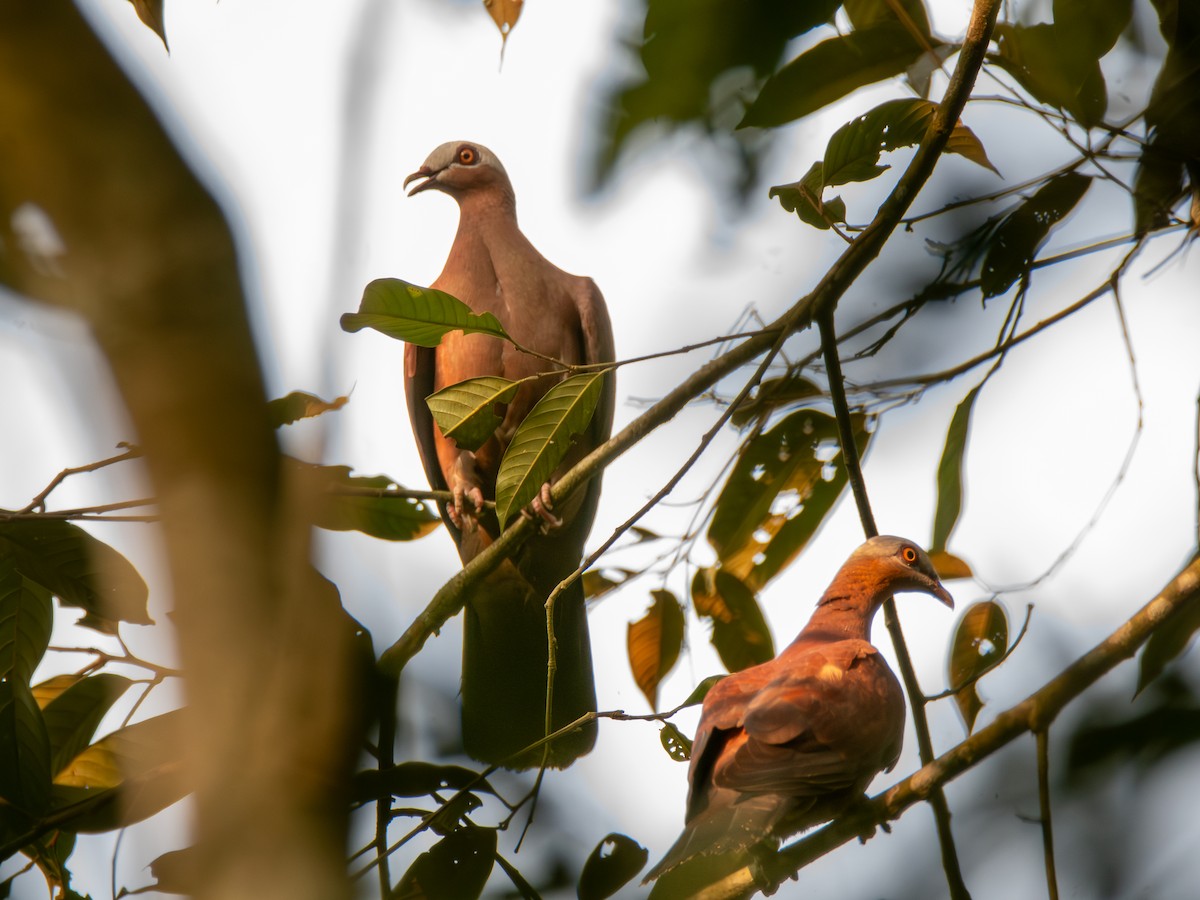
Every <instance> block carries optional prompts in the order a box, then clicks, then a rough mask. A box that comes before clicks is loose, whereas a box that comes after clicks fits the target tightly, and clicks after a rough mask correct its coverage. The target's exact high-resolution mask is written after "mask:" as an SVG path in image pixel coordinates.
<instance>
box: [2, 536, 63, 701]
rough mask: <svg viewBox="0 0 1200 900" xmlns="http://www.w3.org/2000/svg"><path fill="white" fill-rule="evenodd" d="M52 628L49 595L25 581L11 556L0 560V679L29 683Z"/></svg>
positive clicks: (52, 606) (41, 588)
mask: <svg viewBox="0 0 1200 900" xmlns="http://www.w3.org/2000/svg"><path fill="white" fill-rule="evenodd" d="M53 626H54V604H53V602H52V601H51V599H50V593H49V591H47V590H46V589H45V588H43V587H42V586H41V585H39V584H36V583H34V582H32V581H30V580H28V579H27V578H25V577H24V576H23V575H22V574H21V573H20V572H19V571H18V570H17V562H16V560H15V559H13V558H12V557H0V679H2V678H16V679H17V680H18V681H23V682H25V684H27V685H28V684H29V679H30V678H32V677H33V670H34V669H36V668H37V665H38V663H39V662H41V661H42V656H43V655H44V654H45V652H46V648H47V647H49V646H50V630H51V628H53Z"/></svg>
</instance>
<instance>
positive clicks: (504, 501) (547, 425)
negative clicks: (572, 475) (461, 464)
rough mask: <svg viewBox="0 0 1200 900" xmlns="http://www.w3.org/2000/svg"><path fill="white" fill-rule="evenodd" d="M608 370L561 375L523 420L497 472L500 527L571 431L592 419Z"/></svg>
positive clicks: (551, 464) (562, 452)
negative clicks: (557, 381) (562, 376)
mask: <svg viewBox="0 0 1200 900" xmlns="http://www.w3.org/2000/svg"><path fill="white" fill-rule="evenodd" d="M607 375H608V372H607V371H603V372H592V373H590V374H587V375H572V376H571V377H570V378H564V379H563V380H562V381H560V382H559V383H558V384H556V385H554V387H552V388H550V390H548V391H546V393H545V394H544V395H543V396H542V399H540V400H539V401H538V402H537V403H536V404H535V405H534V407H533V409H531V410H530V411H529V415H528V416H526V417H525V420H524V421H523V422H521V424H520V426H519V427H518V428H517V431H516V433H515V434H514V435H513V437H512V441H511V442H510V443H509V445H508V449H507V450H506V451H505V453H504V459H503V460H502V461H501V463H500V471H499V472H498V473H497V475H496V517H497V518H498V519H499V520H500V527H501V528H503V527H504V526H505V524H507V522H508V520H509V518H510V517H511V516H512V515H514V514H515V513H517V512H518V511H519V510H521V509H523V508H524V507H525V506H527V505H528V504H529V503H530V502H531V501H532V500H533V498H534V497H536V496H537V493H538V491H539V490H541V487H542V485H543V484H545V483H546V482H547V481H549V480H550V476H551V475H553V474H554V470H555V469H557V468H558V464H559V463H560V462H562V460H563V457H565V456H566V455H567V451H568V450H570V449H571V442H572V440H573V439H574V437H575V435H577V434H582V433H583V432H584V431H585V430H586V429H587V427H588V423H589V422H591V420H592V413H594V412H595V411H596V403H597V401H598V400H599V399H600V390H601V388H602V387H603V385H604V379H605V377H607Z"/></svg>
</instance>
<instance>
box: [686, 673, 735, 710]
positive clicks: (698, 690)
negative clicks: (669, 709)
mask: <svg viewBox="0 0 1200 900" xmlns="http://www.w3.org/2000/svg"><path fill="white" fill-rule="evenodd" d="M727 677H728V676H727V675H709V676H708V677H707V678H705V679H703V680H702V681H701V682H700V683H699V684H698V685H696V686H695V687H694V688H692V692H691V693H690V694H688V695H687V699H686V700H684V701H683V703H681V704H680V709H683V708H685V707H688V706H695V705H696V704H697V703H703V702H704V698H705V697H707V696H708V692H709V691H711V690H712V689H713V686H714V685H715V684H716V683H717V682H718V681H722V680H724V679H725V678H727Z"/></svg>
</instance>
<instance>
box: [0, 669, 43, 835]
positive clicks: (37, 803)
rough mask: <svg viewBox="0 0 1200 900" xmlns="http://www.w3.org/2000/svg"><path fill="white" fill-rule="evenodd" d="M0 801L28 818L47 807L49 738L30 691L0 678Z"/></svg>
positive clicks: (22, 684) (17, 681)
mask: <svg viewBox="0 0 1200 900" xmlns="http://www.w3.org/2000/svg"><path fill="white" fill-rule="evenodd" d="M0 800H2V801H4V802H6V803H8V804H10V805H11V806H13V807H14V808H15V809H17V810H18V811H20V812H21V813H23V814H25V815H26V816H29V817H31V818H37V817H38V816H41V815H42V813H43V812H45V811H46V808H47V807H48V806H49V804H50V738H49V737H48V736H47V735H46V723H45V722H44V721H43V719H42V711H41V710H40V709H38V706H37V703H36V702H35V701H34V699H33V694H32V693H31V692H30V690H29V685H28V683H26V682H25V681H22V680H20V679H18V678H12V677H9V678H0Z"/></svg>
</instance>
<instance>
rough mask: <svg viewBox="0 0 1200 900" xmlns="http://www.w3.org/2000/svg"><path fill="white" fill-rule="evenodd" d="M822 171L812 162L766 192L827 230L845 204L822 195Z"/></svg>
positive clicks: (843, 213) (839, 220)
mask: <svg viewBox="0 0 1200 900" xmlns="http://www.w3.org/2000/svg"><path fill="white" fill-rule="evenodd" d="M821 173H822V170H821V164H820V163H819V162H817V163H813V164H812V167H811V168H810V169H809V170H808V171H807V172H806V173H805V174H804V177H803V178H801V179H800V180H799V181H793V182H792V183H791V184H777V185H775V186H774V187H772V188H771V189H770V190H769V191H767V196H768V197H777V198H778V199H779V205H780V206H782V207H783V208H784V209H786V210H787V211H788V212H792V213H795V214H796V215H797V216H799V217H800V221H802V222H804V224H806V225H811V226H812V227H813V228H820V229H821V230H822V231H827V230H828V229H830V228H832V227H833V226H834V225H838V224H841V223H844V222H845V221H846V204H845V202H844V201H843V200H842V198H841V197H833V198H831V199H829V200H825V199H824V198H823V197H822V195H821V191H822V185H823V184H824V178H823V177H822V174H821ZM735 424H736V423H735Z"/></svg>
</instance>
